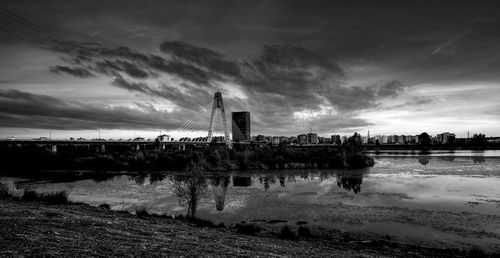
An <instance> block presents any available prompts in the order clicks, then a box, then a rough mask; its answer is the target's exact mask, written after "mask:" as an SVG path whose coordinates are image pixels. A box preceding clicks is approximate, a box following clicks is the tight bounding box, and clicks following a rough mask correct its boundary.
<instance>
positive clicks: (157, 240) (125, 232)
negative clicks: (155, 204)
mask: <svg viewBox="0 0 500 258" xmlns="http://www.w3.org/2000/svg"><path fill="white" fill-rule="evenodd" d="M0 224H1V225H2V230H1V231H0V240H1V241H0V256H14V257H17V256H57V257H69V256H71V257H74V256H102V257H123V256H127V257H132V256H148V257H159V256H212V257H220V256H252V257H256V256H294V257H300V256H308V257H324V256H336V257H337V256H343V257H374V256H377V257H393V256H399V257H403V256H404V257H423V256H425V257H452V256H453V257H466V256H467V252H464V251H458V250H455V249H437V248H426V247H418V246H412V245H406V244H403V243H395V242H389V241H383V240H380V241H357V240H353V239H349V240H348V241H340V240H339V241H332V240H322V239H321V238H315V239H301V240H285V239H279V238H277V237H272V236H249V235H243V234H239V233H237V232H235V231H234V230H232V229H230V228H213V227H200V226H199V225H196V224H192V223H188V222H184V221H179V220H174V219H168V218H164V217H157V216H146V217H141V218H139V217H137V216H135V215H132V214H130V213H127V212H116V211H111V210H108V209H103V208H97V207H92V206H89V205H86V204H64V205H49V204H45V203H41V202H22V201H18V200H14V199H2V200H0Z"/></svg>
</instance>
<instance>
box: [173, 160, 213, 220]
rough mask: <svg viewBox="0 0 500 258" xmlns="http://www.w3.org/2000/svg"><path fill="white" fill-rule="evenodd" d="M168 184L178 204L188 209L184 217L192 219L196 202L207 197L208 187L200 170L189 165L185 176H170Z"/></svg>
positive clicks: (194, 214) (192, 164) (193, 165)
mask: <svg viewBox="0 0 500 258" xmlns="http://www.w3.org/2000/svg"><path fill="white" fill-rule="evenodd" d="M170 183H171V185H172V189H173V191H174V193H175V194H176V195H177V198H178V202H179V204H180V205H182V206H187V208H188V209H187V214H186V217H191V218H194V217H195V216H196V208H197V206H198V200H199V199H200V198H203V197H205V196H206V195H207V187H208V185H207V180H206V178H205V176H204V175H203V173H202V172H201V170H200V168H199V167H198V166H197V165H195V164H194V163H191V164H190V165H189V168H188V169H187V170H186V175H176V176H172V177H171V179H170Z"/></svg>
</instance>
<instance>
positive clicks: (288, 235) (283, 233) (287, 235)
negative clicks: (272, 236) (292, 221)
mask: <svg viewBox="0 0 500 258" xmlns="http://www.w3.org/2000/svg"><path fill="white" fill-rule="evenodd" d="M278 236H279V237H281V238H284V239H295V238H297V236H296V235H295V232H293V231H292V229H291V228H290V227H289V226H288V225H285V226H283V227H282V228H281V230H280V233H279V234H278Z"/></svg>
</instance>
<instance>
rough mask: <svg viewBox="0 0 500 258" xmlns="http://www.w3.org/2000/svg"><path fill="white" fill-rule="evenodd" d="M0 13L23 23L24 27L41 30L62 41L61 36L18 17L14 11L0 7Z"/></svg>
mask: <svg viewBox="0 0 500 258" xmlns="http://www.w3.org/2000/svg"><path fill="white" fill-rule="evenodd" d="M0 14H3V15H4V16H6V17H7V18H10V19H11V20H14V21H17V22H18V23H21V24H23V25H25V26H26V27H28V28H30V29H32V30H34V31H36V32H41V33H42V34H47V35H49V37H51V38H52V39H56V40H60V41H63V40H62V38H61V37H59V36H58V35H56V34H54V33H52V32H50V31H48V30H46V29H44V28H42V27H40V26H38V25H36V24H35V23H33V22H31V21H29V20H27V19H25V18H23V17H20V16H19V15H17V14H15V13H13V12H11V11H9V10H7V9H5V8H2V7H0Z"/></svg>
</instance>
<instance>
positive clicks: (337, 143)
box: [331, 134, 342, 145]
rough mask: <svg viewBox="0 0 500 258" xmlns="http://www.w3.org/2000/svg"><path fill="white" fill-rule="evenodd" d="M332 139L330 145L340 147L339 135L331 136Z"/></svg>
mask: <svg viewBox="0 0 500 258" xmlns="http://www.w3.org/2000/svg"><path fill="white" fill-rule="evenodd" d="M331 138H332V143H333V144H335V145H340V144H342V140H341V139H340V135H335V134H334V135H332V136H331Z"/></svg>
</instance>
